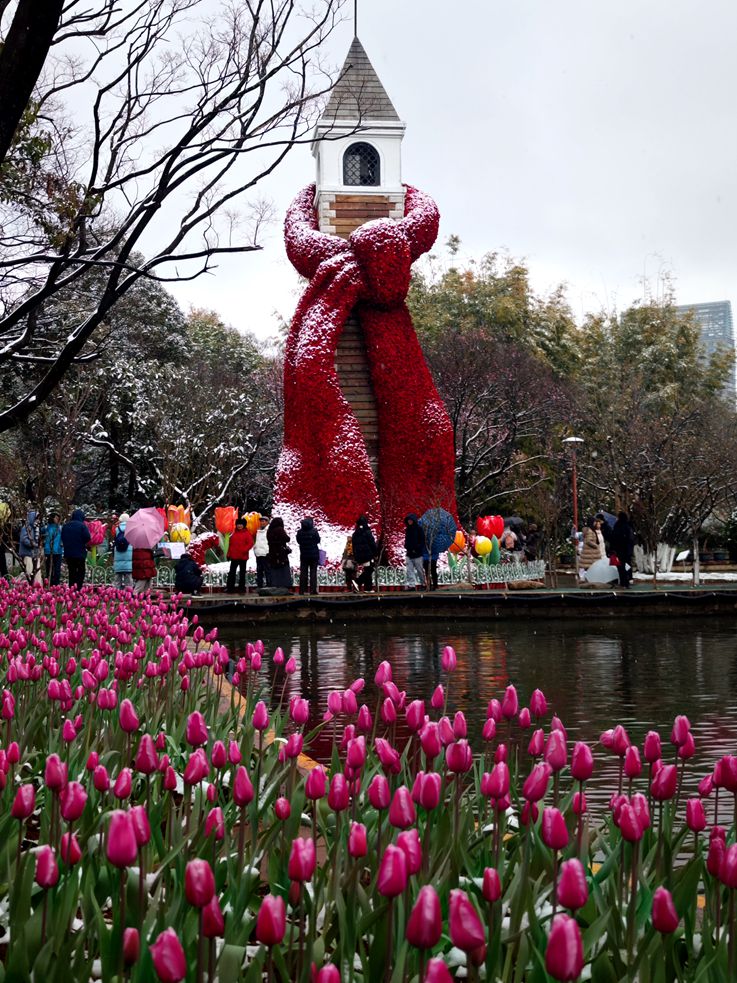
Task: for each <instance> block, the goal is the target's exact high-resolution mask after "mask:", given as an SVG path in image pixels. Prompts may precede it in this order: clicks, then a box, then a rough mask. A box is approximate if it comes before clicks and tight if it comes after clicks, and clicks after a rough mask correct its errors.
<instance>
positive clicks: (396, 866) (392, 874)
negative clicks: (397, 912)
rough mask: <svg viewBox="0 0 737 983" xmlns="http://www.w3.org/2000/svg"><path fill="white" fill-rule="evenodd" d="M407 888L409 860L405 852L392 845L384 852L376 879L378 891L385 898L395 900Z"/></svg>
mask: <svg viewBox="0 0 737 983" xmlns="http://www.w3.org/2000/svg"><path fill="white" fill-rule="evenodd" d="M406 886H407V860H406V858H405V856H404V851H402V850H400V848H399V847H398V846H393V845H390V846H388V847H387V848H386V850H385V851H384V856H383V857H382V858H381V863H380V865H379V873H378V875H377V878H376V890H377V891H378V892H379V894H381V895H382V896H383V897H385V898H395V897H396V896H397V895H398V894H401V893H402V891H404V889H405V888H406Z"/></svg>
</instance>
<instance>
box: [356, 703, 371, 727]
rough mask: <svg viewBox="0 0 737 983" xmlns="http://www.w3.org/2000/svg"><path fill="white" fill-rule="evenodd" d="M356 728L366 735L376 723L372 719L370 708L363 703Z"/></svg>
mask: <svg viewBox="0 0 737 983" xmlns="http://www.w3.org/2000/svg"><path fill="white" fill-rule="evenodd" d="M356 726H357V727H358V729H359V730H360V731H363V733H364V734H368V733H369V732H370V731H371V730H372V728H373V726H374V722H373V719H372V717H371V711H370V710H369V708H368V707H367V706H366V704H365V703H363V704H362V705H361V706H360V707H359V708H358V717H357V718H356Z"/></svg>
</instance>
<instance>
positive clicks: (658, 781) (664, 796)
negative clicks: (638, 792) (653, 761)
mask: <svg viewBox="0 0 737 983" xmlns="http://www.w3.org/2000/svg"><path fill="white" fill-rule="evenodd" d="M677 785H678V769H677V767H676V766H675V765H663V767H662V768H661V769H660V771H659V772H658V773H657V775H655V777H654V778H653V780H652V783H651V785H650V791H651V792H652V795H653V798H654V799H657V800H658V801H659V802H665V801H667V800H668V799H672V798H673V796H674V795H675V794H676V788H677Z"/></svg>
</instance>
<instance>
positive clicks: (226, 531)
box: [215, 505, 238, 556]
mask: <svg viewBox="0 0 737 983" xmlns="http://www.w3.org/2000/svg"><path fill="white" fill-rule="evenodd" d="M237 518H238V509H237V508H235V507H234V506H233V505H221V506H220V507H219V508H217V509H215V528H216V529H217V531H218V533H219V534H220V545H221V547H222V550H223V554H224V555H225V556H227V555H228V546H229V545H230V537H231V534H232V533H233V531H234V529H235V520H236V519H237Z"/></svg>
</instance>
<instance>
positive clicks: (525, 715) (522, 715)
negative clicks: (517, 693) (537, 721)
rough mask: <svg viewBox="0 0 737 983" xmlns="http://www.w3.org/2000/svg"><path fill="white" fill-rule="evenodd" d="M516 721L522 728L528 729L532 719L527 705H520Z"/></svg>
mask: <svg viewBox="0 0 737 983" xmlns="http://www.w3.org/2000/svg"><path fill="white" fill-rule="evenodd" d="M517 723H518V724H519V725H520V727H521V728H522V730H529V729H530V727H531V726H532V719H531V717H530V711H529V710H528V709H527V707H522V709H521V710H520V712H519V716H518V717H517Z"/></svg>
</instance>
